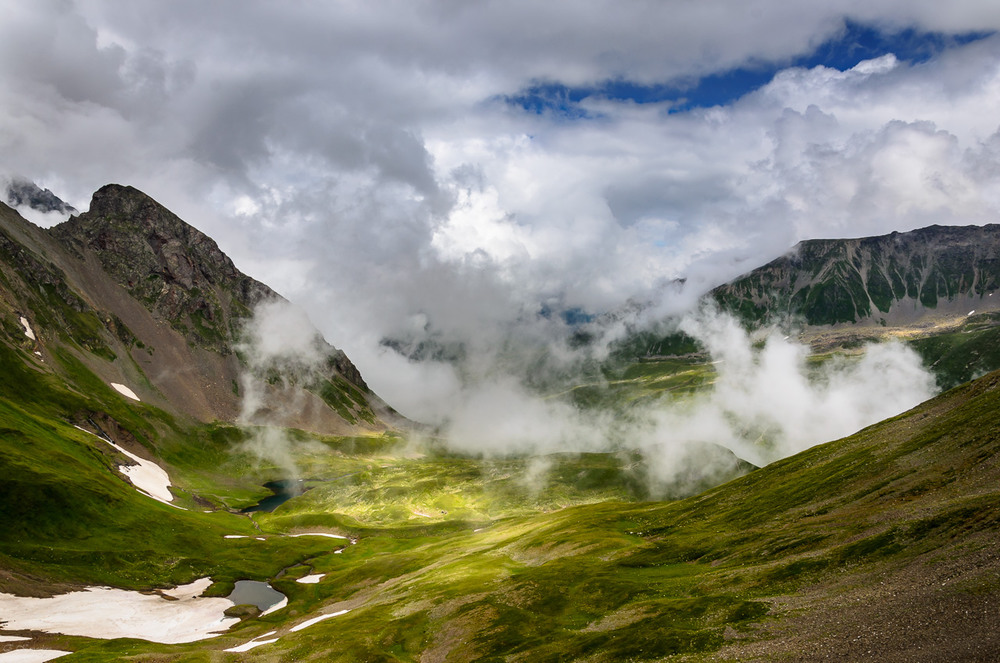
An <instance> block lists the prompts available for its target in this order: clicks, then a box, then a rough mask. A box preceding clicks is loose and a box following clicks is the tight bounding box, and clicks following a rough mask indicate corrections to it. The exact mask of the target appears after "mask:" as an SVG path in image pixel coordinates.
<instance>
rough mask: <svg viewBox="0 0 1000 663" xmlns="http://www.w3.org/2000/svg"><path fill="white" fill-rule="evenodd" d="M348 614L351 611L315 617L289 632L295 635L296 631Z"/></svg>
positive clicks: (340, 611)
mask: <svg viewBox="0 0 1000 663" xmlns="http://www.w3.org/2000/svg"><path fill="white" fill-rule="evenodd" d="M348 612H350V610H338V611H337V612H331V613H330V614H329V615H320V616H319V617H313V618H312V619H307V620H306V621H304V622H302V623H301V624H298V625H296V626H293V627H292V628H290V629H288V630H289V632H290V633H295V632H296V631H301V630H302V629H304V628H309V627H310V626H312V625H313V624H318V623H320V622H321V621H323V620H324V619H330V617H339V616H340V615H343V614H345V613H348Z"/></svg>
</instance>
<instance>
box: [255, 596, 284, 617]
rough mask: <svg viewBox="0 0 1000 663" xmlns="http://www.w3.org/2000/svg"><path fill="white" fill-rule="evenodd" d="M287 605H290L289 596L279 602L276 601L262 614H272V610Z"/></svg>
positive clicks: (275, 610)
mask: <svg viewBox="0 0 1000 663" xmlns="http://www.w3.org/2000/svg"><path fill="white" fill-rule="evenodd" d="M286 605H288V597H287V596H286V597H285V598H283V599H281V600H280V601H278V602H277V603H275V604H274V605H272V606H271V607H270V608H268V609H267V610H265V611H264V612H262V613H260V616H261V617H263V616H264V615H270V614H271V613H272V612H277V611H278V610H281V609H282V608H284V607H285V606H286Z"/></svg>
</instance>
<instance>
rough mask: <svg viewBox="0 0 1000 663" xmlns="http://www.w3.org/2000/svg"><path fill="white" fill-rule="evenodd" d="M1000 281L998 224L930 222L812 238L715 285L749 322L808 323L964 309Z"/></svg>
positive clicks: (888, 319)
mask: <svg viewBox="0 0 1000 663" xmlns="http://www.w3.org/2000/svg"><path fill="white" fill-rule="evenodd" d="M997 288H1000V225H997V224H990V225H985V226H962V227H945V226H929V227H927V228H921V229H919V230H914V231H911V232H905V233H899V232H894V233H891V234H889V235H882V236H878V237H866V238H862V239H832V240H807V241H804V242H801V243H799V244H798V245H796V247H795V248H793V249H792V250H791V251H790V252H789V253H787V254H786V255H784V256H782V257H780V258H778V259H776V260H773V261H771V262H770V263H768V264H766V265H764V266H763V267H759V268H757V269H755V270H753V271H751V272H750V273H748V274H746V275H744V276H741V277H739V278H737V279H735V280H733V281H731V282H729V283H727V284H725V285H722V286H719V287H718V288H715V289H714V290H712V291H711V293H710V297H712V298H714V299H715V300H716V301H717V302H718V303H719V304H720V305H721V306H722V308H723V309H726V310H729V311H732V312H734V313H736V314H737V315H739V316H740V317H741V318H742V319H743V320H745V321H747V322H756V323H762V322H767V321H769V320H771V319H777V318H783V317H789V316H792V317H796V318H799V319H800V320H801V321H802V322H804V323H805V324H807V325H837V324H844V323H847V324H853V323H874V324H894V323H896V322H904V323H905V322H911V321H913V320H914V319H915V318H917V317H919V316H921V315H924V314H925V313H927V312H928V311H932V310H933V311H942V312H950V313H959V312H961V313H965V312H967V311H969V310H972V309H977V308H980V307H982V306H983V305H988V306H989V307H990V308H996V307H997V306H1000V302H998V303H996V304H994V302H992V301H988V298H989V296H990V294H991V293H992V292H994V291H995V290H997Z"/></svg>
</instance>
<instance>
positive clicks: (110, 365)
mask: <svg viewBox="0 0 1000 663" xmlns="http://www.w3.org/2000/svg"><path fill="white" fill-rule="evenodd" d="M0 251H2V255H0V258H2V261H0V273H2V274H3V279H2V282H0V299H2V300H3V304H2V307H3V312H5V313H6V315H4V318H3V319H4V329H5V331H6V337H7V339H8V340H9V342H12V343H15V344H17V345H19V346H21V347H24V348H25V349H27V348H28V346H29V345H30V346H31V349H32V351H34V352H37V353H38V355H36V356H37V357H38V359H37V360H36V361H37V362H38V364H39V366H40V367H41V368H42V369H44V370H58V369H59V365H58V364H57V363H55V362H52V361H48V362H47V363H46V360H48V359H50V358H51V357H52V356H53V355H54V353H55V352H56V350H57V349H64V350H66V351H68V352H70V353H73V354H74V355H75V357H76V358H77V359H78V360H79V361H81V362H83V364H84V365H85V366H86V367H87V368H88V369H90V370H91V371H93V372H94V373H96V374H97V375H99V376H100V377H101V378H102V379H103V380H104V381H105V382H106V383H111V382H116V383H121V384H125V385H128V386H129V388H130V389H132V391H133V392H135V393H136V394H137V395H138V396H139V398H140V399H142V400H143V401H146V402H150V403H153V404H155V405H157V406H158V407H161V408H164V409H166V410H168V411H170V412H173V413H176V414H181V415H184V416H190V417H194V418H195V419H197V420H200V421H205V422H209V421H214V420H221V421H235V420H236V419H237V418H238V417H242V418H243V419H244V420H246V421H259V422H261V423H268V424H276V425H285V426H295V427H299V428H305V429H308V430H314V431H319V432H327V433H346V432H351V431H361V430H374V431H380V430H385V429H386V428H388V427H392V426H395V425H400V424H402V423H403V422H402V419H401V418H400V417H398V415H396V414H395V413H394V412H392V410H391V409H390V408H389V407H388V406H387V405H385V404H384V403H383V402H382V401H381V400H380V399H378V397H377V396H375V395H374V394H372V393H371V391H370V390H369V389H368V387H367V385H365V383H364V381H363V379H362V378H361V375H360V373H359V372H358V371H357V369H356V368H355V367H354V365H353V364H352V363H351V362H350V360H349V359H348V358H347V357H346V355H344V353H343V352H341V351H339V350H337V349H336V348H333V347H332V346H330V345H328V344H327V343H326V342H325V341H323V339H322V337H321V336H319V334H318V332H317V333H316V334H315V339H314V342H313V345H314V346H315V348H314V349H315V354H316V355H317V356H319V357H320V358H321V359H320V360H319V361H318V362H317V364H316V365H315V366H310V367H308V370H307V371H306V372H305V373H303V374H301V375H296V376H290V377H289V376H286V377H289V379H276V375H274V374H273V373H272V374H269V375H258V376H257V377H258V382H259V383H261V384H263V386H262V387H261V388H262V390H263V391H264V392H265V395H264V399H263V401H262V403H261V404H260V406H259V407H258V408H256V410H254V411H252V412H246V411H244V409H245V408H244V407H243V402H242V400H243V399H242V397H243V394H242V393H241V389H242V381H243V380H244V379H245V378H246V377H247V376H248V374H249V373H250V372H251V371H249V370H248V368H249V367H248V366H247V365H246V362H245V361H244V360H243V359H244V358H241V357H240V356H238V354H237V352H236V351H237V350H238V349H239V348H241V347H243V345H241V344H245V342H246V335H245V333H244V331H245V326H246V324H247V323H248V322H249V321H250V319H251V316H252V313H253V310H254V307H255V306H257V305H259V304H261V303H263V302H275V301H283V300H281V298H280V297H279V296H278V295H277V294H275V293H274V292H273V291H271V289H270V288H268V287H267V286H265V285H263V284H261V283H259V282H258V281H255V280H254V279H252V278H250V277H248V276H246V275H244V274H242V273H241V272H239V270H237V269H236V268H235V266H234V265H233V263H232V261H231V260H230V259H229V258H228V257H227V256H226V255H225V254H224V253H222V251H220V250H219V248H218V246H217V245H216V243H215V242H214V241H213V240H211V239H210V238H208V237H207V236H205V235H204V234H203V233H201V232H199V231H198V230H196V229H194V228H193V227H191V226H190V225H188V224H186V223H185V222H183V221H182V220H180V219H179V218H177V217H176V216H175V215H174V214H172V213H170V212H169V211H168V210H166V209H165V208H163V207H162V206H161V205H159V204H158V203H156V202H155V201H154V200H152V199H151V198H149V197H148V196H146V195H145V194H143V193H141V192H139V191H137V190H135V189H133V188H131V187H122V186H118V185H108V186H106V187H104V188H102V189H101V190H100V191H98V192H97V193H96V194H95V195H94V200H93V203H92V206H91V210H90V211H89V212H87V213H86V214H83V215H80V216H77V217H73V218H71V219H70V220H69V221H67V222H65V223H62V224H60V225H58V226H56V227H54V228H51V229H49V230H43V229H41V228H38V227H36V226H34V225H32V224H30V223H28V222H26V221H24V220H23V219H21V218H20V217H19V216H18V215H17V214H16V213H15V212H13V210H11V209H9V208H7V207H6V206H3V207H2V209H0ZM21 318H24V319H25V321H26V322H27V323H28V324H29V325H31V326H32V328H33V332H34V333H36V336H37V339H38V340H37V342H36V343H35V344H28V343H27V342H26V341H25V339H24V336H23V331H24V330H23V329H21V326H20V325H19V320H20V319H21ZM258 372H259V371H258ZM292 402H294V403H295V407H288V406H287V404H289V403H292Z"/></svg>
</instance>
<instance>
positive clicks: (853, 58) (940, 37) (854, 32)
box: [502, 21, 993, 120]
mask: <svg viewBox="0 0 1000 663" xmlns="http://www.w3.org/2000/svg"><path fill="white" fill-rule="evenodd" d="M992 34H993V33H991V32H967V33H962V34H957V35H951V34H945V33H941V32H921V31H918V30H915V29H913V28H907V29H906V30H902V31H899V32H883V31H881V30H879V29H878V28H875V27H872V26H868V25H863V24H861V23H856V22H853V21H846V22H845V24H844V30H843V31H842V32H841V33H840V34H838V35H837V36H835V37H834V38H832V39H829V40H827V41H826V42H824V43H822V44H820V45H819V47H817V48H816V49H815V50H814V51H813V52H811V53H807V54H804V55H801V56H798V57H796V58H793V59H792V60H790V61H784V62H764V61H761V62H754V63H751V64H749V65H747V66H744V67H738V68H736V69H730V70H727V71H721V72H717V73H713V74H710V75H708V76H704V77H702V78H700V79H698V80H696V81H683V82H677V81H672V82H670V83H665V84H658V85H642V84H638V83H634V82H632V81H628V80H609V81H605V82H603V83H601V84H599V85H596V86H592V87H570V86H567V85H563V84H561V83H557V82H539V83H536V84H534V85H531V86H530V87H528V88H526V89H524V90H522V91H521V92H520V93H518V94H515V95H509V96H505V97H503V98H502V101H504V102H506V103H508V104H510V105H512V106H516V107H520V108H522V109H524V110H525V111H527V112H529V113H535V114H539V115H541V114H551V115H554V116H556V117H560V118H562V119H565V120H576V119H586V118H591V119H592V118H593V115H592V114H590V113H588V112H587V111H586V109H584V108H583V107H582V106H581V105H580V102H582V101H584V100H585V99H587V98H589V97H597V98H601V99H611V100H614V101H631V102H634V103H639V104H645V103H661V102H674V103H675V106H674V107H673V108H672V109H671V112H675V113H676V112H683V111H687V110H691V109H694V108H710V107H712V106H720V105H724V104H728V103H731V102H733V101H736V100H737V99H739V98H740V97H742V96H743V95H745V94H747V93H749V92H752V91H754V90H756V89H758V88H760V87H762V86H763V85H766V84H767V83H769V82H770V81H771V79H772V78H774V75H775V74H776V73H778V72H779V71H781V70H782V69H787V68H788V67H806V68H812V67H816V66H820V65H822V66H824V67H831V68H834V69H839V70H841V71H844V70H847V69H850V68H851V67H853V66H855V65H856V64H858V63H859V62H862V61H864V60H871V59H873V58H877V57H880V56H882V55H886V54H887V53H893V54H895V56H896V57H897V58H898V59H900V60H902V61H904V62H912V63H920V62H925V61H927V60H929V59H930V58H932V57H934V56H935V55H937V54H938V53H941V52H942V51H945V50H947V49H949V48H954V47H956V46H961V45H964V44H968V43H970V42H973V41H977V40H979V39H984V38H986V37H988V36H990V35H992Z"/></svg>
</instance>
